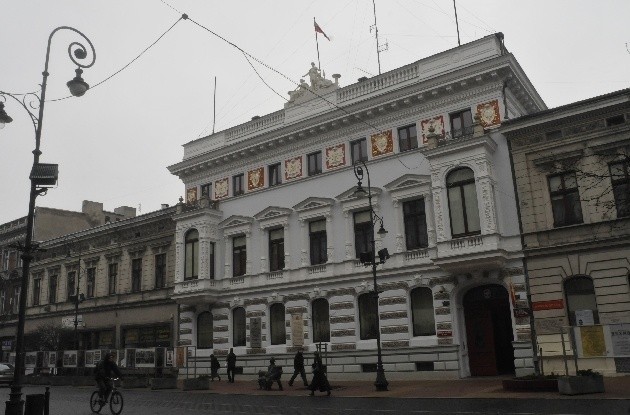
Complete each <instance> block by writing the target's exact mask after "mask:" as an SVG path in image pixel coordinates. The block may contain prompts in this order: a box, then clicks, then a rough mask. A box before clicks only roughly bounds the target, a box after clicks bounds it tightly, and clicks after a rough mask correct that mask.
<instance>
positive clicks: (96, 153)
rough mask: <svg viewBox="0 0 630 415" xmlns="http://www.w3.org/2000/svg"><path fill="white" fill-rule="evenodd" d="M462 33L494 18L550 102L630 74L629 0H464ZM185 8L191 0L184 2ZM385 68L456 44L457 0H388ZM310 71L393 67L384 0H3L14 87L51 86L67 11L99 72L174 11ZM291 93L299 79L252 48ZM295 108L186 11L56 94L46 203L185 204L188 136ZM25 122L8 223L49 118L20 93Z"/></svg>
mask: <svg viewBox="0 0 630 415" xmlns="http://www.w3.org/2000/svg"><path fill="white" fill-rule="evenodd" d="M457 6H458V15H459V23H460V33H461V40H462V43H466V42H470V41H472V40H475V39H478V38H481V37H483V36H486V35H488V34H491V33H494V32H499V31H500V32H503V33H504V34H505V43H506V46H507V48H508V50H509V51H510V52H512V53H513V54H514V55H515V56H516V58H517V59H518V61H519V62H520V64H521V66H522V67H523V69H524V70H525V72H526V73H527V75H528V76H529V78H530V80H531V81H532V83H533V84H534V86H535V87H536V88H537V90H538V92H539V93H540V95H541V96H542V98H543V99H544V100H545V102H546V103H547V105H548V106H549V107H555V106H558V105H563V104H567V103H570V102H574V101H577V100H581V99H585V98H589V97H593V96H596V95H600V94H604V93H607V92H611V91H615V90H619V89H623V88H627V87H629V86H630V82H629V81H630V53H628V51H627V49H626V42H630V29H629V27H630V26H629V25H628V22H629V21H630V1H628V0H599V1H596V2H595V1H587V0H546V1H542V0H529V1H499V0H458V1H457ZM175 9H176V10H178V11H179V12H178V11H176V10H175ZM376 10H377V21H378V27H379V34H380V38H381V43H382V44H384V43H385V42H387V44H388V50H387V51H385V52H383V53H382V54H381V66H382V71H383V72H385V71H388V70H390V69H394V68H397V67H399V66H402V65H405V64H408V63H411V62H414V61H416V60H419V59H422V58H424V57H427V56H430V55H432V54H435V53H438V52H441V51H444V50H447V49H450V48H453V47H455V46H457V34H456V28H455V21H454V15H453V2H452V1H451V0H376ZM183 12H185V13H187V14H188V15H189V16H190V17H191V19H194V20H195V21H197V22H198V23H200V24H202V25H204V26H206V27H207V28H209V29H211V30H213V31H215V32H216V33H218V34H220V35H221V36H223V37H224V38H226V39H227V40H229V41H231V42H233V43H235V44H236V45H238V46H240V47H241V48H243V49H244V50H246V51H247V52H249V53H251V54H252V55H254V56H255V57H257V58H259V59H260V60H262V61H264V62H265V63H266V64H267V65H269V66H271V67H273V68H275V69H277V70H278V71H279V72H281V73H283V74H284V75H286V76H288V77H289V78H291V79H292V80H294V81H298V80H299V79H300V77H302V75H303V74H305V73H306V72H307V70H308V68H309V67H310V62H311V61H315V62H317V54H316V49H315V38H314V30H313V17H316V18H317V22H318V24H319V25H320V26H321V28H322V29H323V30H324V31H325V32H326V34H327V35H328V36H329V37H331V39H332V40H331V41H328V40H326V39H325V38H323V37H321V36H320V42H319V43H320V45H319V46H320V55H321V64H322V68H323V69H324V71H325V72H326V74H327V76H328V77H329V78H330V75H332V74H333V73H340V74H341V79H340V84H341V85H342V86H345V85H348V84H351V83H354V82H356V79H357V78H358V77H360V76H371V75H375V74H377V73H378V67H377V60H376V51H375V49H376V47H375V41H374V37H373V33H370V26H371V25H372V24H373V23H374V17H373V14H372V1H371V0H330V1H329V0H317V1H315V0H312V1H311V0H300V1H298V0H274V1H236V0H233V1H209V0H194V1H193V0H133V1H128V0H90V1H87V0H83V1H79V0H54V1H51V0H19V1H17V0H0V90H4V91H11V92H17V93H22V92H28V91H34V90H37V88H38V84H39V83H40V82H41V72H42V70H43V67H44V57H45V53H46V42H47V39H48V35H49V34H50V32H51V31H52V30H53V29H54V28H55V27H58V26H72V27H75V28H77V29H79V30H80V31H82V32H83V33H85V34H86V35H87V36H88V37H89V38H90V40H91V41H92V42H93V44H94V46H95V48H96V55H97V58H96V63H95V64H94V66H93V67H92V68H90V69H87V70H85V73H84V74H83V77H84V79H85V80H86V82H88V83H89V84H90V85H94V84H96V83H98V82H101V81H102V80H103V79H105V78H107V77H108V76H110V75H111V74H112V73H114V72H115V71H117V70H118V69H120V68H121V67H123V66H124V65H126V64H127V63H129V62H130V61H131V60H132V59H134V58H135V57H136V56H137V55H138V54H139V53H140V52H141V51H142V50H143V49H144V48H146V47H147V46H149V45H150V44H151V43H152V42H153V41H155V40H156V39H157V38H158V37H159V36H160V35H161V34H162V33H164V32H165V31H166V30H167V29H168V28H169V27H170V26H172V25H173V24H174V23H175V22H176V21H177V20H178V18H179V17H180V15H181V13H183ZM74 40H78V39H77V38H76V37H74V36H72V35H71V34H70V32H67V33H63V32H59V33H57V34H56V35H55V37H54V38H53V43H52V50H51V57H50V65H49V72H50V77H49V80H48V91H47V99H48V100H52V99H56V98H63V97H65V96H67V95H68V90H67V88H66V85H65V84H66V82H67V81H68V80H70V79H71V78H72V77H73V76H74V67H73V65H72V62H71V61H70V59H69V58H68V56H67V52H66V50H67V47H68V45H69V43H70V42H72V41H74ZM253 64H254V66H255V67H256V69H257V70H258V71H259V73H260V75H261V76H262V77H263V78H264V79H265V81H266V82H267V83H268V84H269V85H270V86H271V87H272V88H273V89H275V90H276V91H277V92H279V93H280V94H282V95H284V96H287V95H286V93H287V91H289V90H293V89H294V88H295V85H293V84H292V83H291V82H289V81H288V80H287V79H285V78H283V77H281V76H280V75H278V74H276V73H274V72H273V71H271V70H269V69H266V68H265V67H263V66H261V65H260V64H258V63H255V62H253ZM215 76H216V77H217V83H218V87H217V104H216V130H217V131H220V130H223V129H226V128H229V127H232V126H234V125H237V124H239V123H242V122H245V121H247V120H249V119H250V118H251V117H252V116H254V115H264V114H267V113H270V112H273V111H276V110H279V109H281V108H282V106H283V103H284V100H283V99H282V98H280V97H279V96H278V95H276V94H275V93H274V92H273V91H271V90H270V89H269V88H268V87H267V86H265V85H264V84H263V82H262V81H261V80H260V79H259V78H258V76H257V75H256V74H255V73H254V71H253V70H252V68H251V67H250V66H249V64H248V63H247V61H246V60H245V59H244V57H243V55H242V54H241V53H240V52H239V51H238V50H236V49H235V48H234V47H232V46H230V45H229V44H227V43H225V42H224V41H222V40H220V39H218V38H216V37H214V36H212V35H211V34H210V33H208V32H207V31H205V30H203V29H202V28H200V27H199V26H197V25H195V24H194V23H192V22H191V21H185V20H183V21H180V22H179V23H177V24H176V25H175V26H174V27H173V29H172V30H171V31H170V32H169V33H168V34H167V35H166V36H164V37H163V38H162V39H161V40H160V41H159V42H158V43H157V44H156V45H155V46H154V47H152V48H151V49H149V51H148V52H147V53H145V54H144V55H143V56H142V57H141V58H140V59H138V60H137V61H136V62H134V63H133V64H132V65H131V66H129V67H128V68H127V69H125V70H123V71H122V72H121V73H119V74H118V75H116V76H114V77H113V78H111V79H110V80H108V81H106V82H104V83H103V84H101V85H99V86H98V87H96V88H94V89H91V90H90V91H88V93H87V94H86V95H85V96H83V97H81V98H70V99H65V100H60V101H49V102H47V103H46V106H45V113H44V123H43V134H42V147H41V150H42V151H43V155H42V157H41V161H42V162H49V163H58V164H59V169H60V173H59V184H58V187H56V188H54V189H51V190H50V191H49V192H48V195H46V196H44V197H39V198H38V201H37V204H38V206H47V207H55V208H60V209H68V210H80V209H81V201H82V200H84V199H87V200H92V201H99V202H103V203H104V205H105V209H106V210H113V209H114V208H115V207H117V206H122V205H127V206H133V207H136V208H139V207H141V208H140V209H141V212H140V213H147V212H150V211H153V210H156V209H159V207H160V204H161V203H169V204H174V203H176V202H177V199H178V197H179V196H180V195H183V194H184V187H183V185H182V183H181V182H180V181H179V179H178V178H177V177H175V176H172V175H170V173H169V172H168V170H167V168H166V167H167V166H168V165H171V164H174V163H176V162H178V161H181V158H182V155H183V150H182V147H181V145H182V144H184V143H186V142H188V141H191V140H194V139H196V138H198V137H202V136H204V135H207V134H208V133H209V132H211V130H212V91H213V83H214V77H215ZM5 109H6V111H7V112H8V113H9V114H10V115H11V116H12V117H13V119H14V121H13V123H11V124H7V125H6V126H5V128H4V129H2V130H0V177H1V179H0V223H5V222H8V221H10V220H13V219H16V218H18V217H21V216H25V215H26V212H27V208H28V191H29V183H28V175H29V171H30V169H31V165H32V154H31V151H32V150H33V148H34V143H35V140H34V132H33V128H32V125H31V123H30V119H29V117H28V115H27V113H26V112H25V111H24V110H23V109H22V108H20V107H19V106H18V104H16V103H15V102H13V101H12V100H9V101H8V102H7V103H6V104H5Z"/></svg>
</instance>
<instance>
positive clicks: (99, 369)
mask: <svg viewBox="0 0 630 415" xmlns="http://www.w3.org/2000/svg"><path fill="white" fill-rule="evenodd" d="M114 377H116V378H121V377H122V374H121V373H120V370H118V365H116V362H115V361H114V355H113V354H111V353H105V356H104V357H103V360H101V361H100V362H98V363H97V364H96V370H95V371H94V379H95V380H96V384H97V385H98V397H99V401H100V404H101V405H105V402H107V398H108V397H109V393H110V392H111V391H112V382H113V380H112V378H114Z"/></svg>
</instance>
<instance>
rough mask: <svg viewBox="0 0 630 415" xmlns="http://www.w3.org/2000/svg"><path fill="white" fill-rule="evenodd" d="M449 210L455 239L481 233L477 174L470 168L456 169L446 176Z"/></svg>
mask: <svg viewBox="0 0 630 415" xmlns="http://www.w3.org/2000/svg"><path fill="white" fill-rule="evenodd" d="M446 188H447V191H448V209H449V214H450V217H451V234H452V235H453V237H457V236H465V235H474V234H478V233H480V232H481V225H480V222H479V207H478V205H477V188H476V187H475V174H474V173H473V171H472V170H471V169H469V168H468V167H462V168H459V169H455V170H453V171H452V172H450V173H449V174H448V176H446Z"/></svg>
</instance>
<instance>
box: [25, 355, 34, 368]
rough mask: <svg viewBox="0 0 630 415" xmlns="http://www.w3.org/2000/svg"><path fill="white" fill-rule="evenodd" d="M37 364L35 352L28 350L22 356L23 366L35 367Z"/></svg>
mask: <svg viewBox="0 0 630 415" xmlns="http://www.w3.org/2000/svg"><path fill="white" fill-rule="evenodd" d="M36 365H37V352H28V353H26V354H25V356H24V367H35V366H36Z"/></svg>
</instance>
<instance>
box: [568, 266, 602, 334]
mask: <svg viewBox="0 0 630 415" xmlns="http://www.w3.org/2000/svg"><path fill="white" fill-rule="evenodd" d="M564 293H565V295H566V297H567V313H568V314H569V324H570V325H572V326H582V325H590V324H592V323H593V324H599V313H598V312H597V299H596V298H595V287H594V286H593V280H592V279H591V278H589V277H587V276H584V275H580V276H577V277H572V278H569V279H567V280H566V281H565V282H564Z"/></svg>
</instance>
